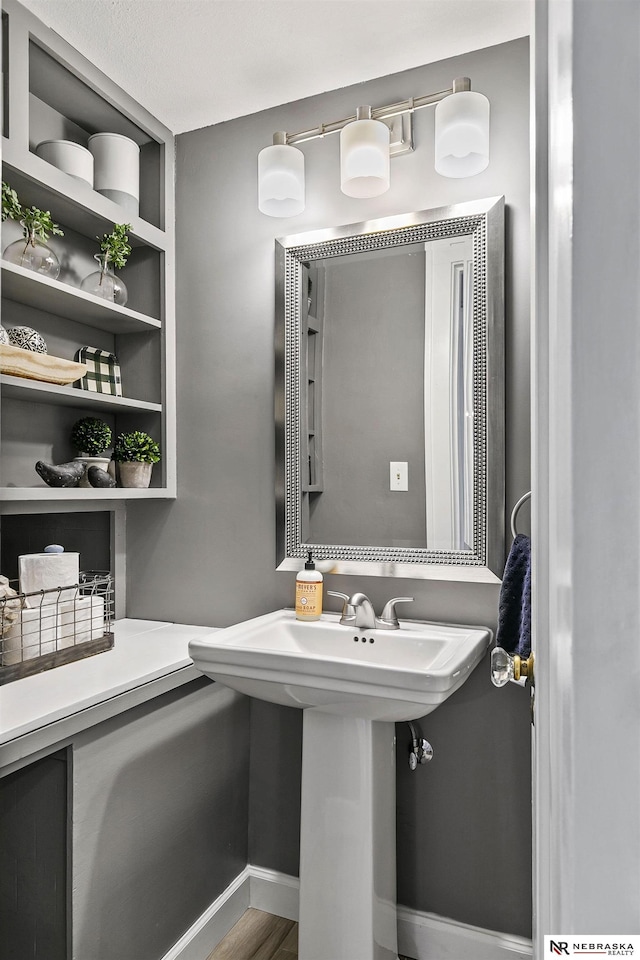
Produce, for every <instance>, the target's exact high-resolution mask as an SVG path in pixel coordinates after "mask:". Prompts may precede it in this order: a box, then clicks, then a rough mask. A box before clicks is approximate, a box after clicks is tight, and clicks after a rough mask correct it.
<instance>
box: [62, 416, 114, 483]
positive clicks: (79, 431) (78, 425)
mask: <svg viewBox="0 0 640 960" xmlns="http://www.w3.org/2000/svg"><path fill="white" fill-rule="evenodd" d="M71 443H72V444H73V446H74V447H75V448H76V450H77V451H78V456H77V457H75V460H76V461H83V462H85V463H86V465H87V469H86V470H85V472H84V476H83V477H82V478H81V480H80V484H79V485H80V486H81V487H90V486H91V484H90V483H89V478H88V471H89V467H99V468H100V469H101V470H105V471H107V470H108V469H109V463H110V462H111V457H105V456H103V454H104V452H105V451H106V450H107V448H108V447H109V446H110V445H111V427H110V426H109V424H108V423H105V421H104V420H99V419H98V418H97V417H83V418H82V419H81V420H76V422H75V423H74V425H73V427H72V428H71Z"/></svg>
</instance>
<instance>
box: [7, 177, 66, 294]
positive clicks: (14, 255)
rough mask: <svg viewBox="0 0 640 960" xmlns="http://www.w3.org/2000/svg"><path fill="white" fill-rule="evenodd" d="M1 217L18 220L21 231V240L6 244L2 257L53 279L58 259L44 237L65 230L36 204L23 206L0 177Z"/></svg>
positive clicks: (58, 263)
mask: <svg viewBox="0 0 640 960" xmlns="http://www.w3.org/2000/svg"><path fill="white" fill-rule="evenodd" d="M2 220H3V221H4V220H17V221H19V223H20V226H21V227H22V234H23V236H22V239H21V240H14V241H13V243H10V244H9V246H8V247H7V248H6V250H5V251H4V253H3V257H4V259H5V260H8V261H9V262H10V263H15V264H17V266H19V267H24V268H25V269H27V270H33V271H35V272H36V273H39V274H42V275H43V276H45V277H49V279H50V280H56V279H57V277H58V276H59V274H60V261H59V260H58V258H57V256H56V254H55V253H54V252H53V250H52V249H51V248H50V247H49V246H48V245H47V241H48V239H49V235H52V236H57V237H63V236H64V233H63V231H62V230H61V229H60V227H59V226H58V224H57V223H54V222H53V220H52V219H51V213H50V212H49V211H48V210H40V208H39V207H23V206H22V204H21V203H20V200H19V199H18V194H17V193H16V191H15V190H13V189H12V188H11V187H10V186H9V184H8V183H5V182H4V181H3V182H2Z"/></svg>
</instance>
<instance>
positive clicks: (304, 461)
mask: <svg viewBox="0 0 640 960" xmlns="http://www.w3.org/2000/svg"><path fill="white" fill-rule="evenodd" d="M469 208H474V210H473V211H472V210H470V209H469ZM489 218H490V220H491V223H489ZM398 221H401V222H400V223H398ZM385 224H386V221H380V222H377V223H376V224H374V225H371V224H369V225H367V224H363V225H355V226H352V227H351V228H348V227H346V228H340V229H339V231H329V232H324V233H319V234H313V235H303V236H302V237H290V238H285V239H284V240H283V241H281V242H279V246H280V255H279V269H280V271H281V272H280V278H279V279H280V282H279V286H278V289H279V291H280V294H279V304H278V308H279V309H278V326H279V331H280V336H281V342H282V344H283V345H284V347H283V349H284V357H283V360H284V363H283V366H282V367H280V376H281V379H282V381H283V384H282V386H283V389H284V394H285V407H286V410H285V411H283V413H284V421H283V422H284V423H286V427H287V429H286V430H284V437H283V438H282V445H281V449H282V451H283V454H284V455H283V457H281V459H283V460H284V462H283V463H282V465H281V466H282V468H283V473H284V488H285V496H284V511H281V512H280V516H279V524H283V525H284V530H283V531H281V533H282V536H281V542H282V544H283V545H284V549H283V551H282V552H283V554H284V555H283V557H282V559H283V560H286V559H287V558H297V557H302V556H304V555H305V553H306V551H307V550H308V549H313V552H314V555H315V556H316V557H318V558H323V557H325V558H329V559H335V560H336V561H337V562H338V565H337V566H336V571H337V572H349V569H348V565H349V562H350V561H351V562H353V561H364V562H378V563H380V562H383V563H385V566H386V567H387V568H388V567H389V563H390V564H391V566H392V567H393V571H392V572H394V573H395V572H396V568H397V564H401V565H402V564H404V563H411V564H420V565H432V564H449V565H450V564H465V565H468V566H470V567H474V566H475V567H482V568H489V569H491V564H492V562H493V561H492V558H491V557H489V550H490V547H491V544H492V543H494V542H495V541H496V540H497V539H498V538H499V537H500V534H501V523H500V519H499V512H500V511H499V506H497V503H498V500H499V498H500V495H501V490H502V481H501V477H500V473H501V472H502V456H503V454H502V447H501V444H502V433H501V429H500V426H499V421H500V420H501V417H502V411H501V410H500V409H499V408H500V406H501V396H502V394H501V383H502V379H501V377H498V376H497V375H496V371H498V369H499V367H500V365H501V360H502V345H501V342H500V337H499V335H498V334H499V331H501V328H502V316H501V304H502V294H501V285H502V245H501V244H502V239H501V238H502V202H501V201H479V202H476V203H475V204H466V205H463V206H462V207H456V208H448V209H447V210H446V211H443V210H439V211H437V210H435V211H427V212H426V213H423V214H414V215H411V218H410V222H406V221H404V222H402V219H401V218H394V220H393V225H391V228H390V229H387V230H385V229H384V226H385ZM372 227H373V229H372ZM376 228H382V229H376ZM489 239H491V244H490V245H489ZM489 246H491V254H492V255H491V257H489ZM489 371H490V373H491V380H490V381H488V379H487V376H488V373H489ZM498 381H499V382H498ZM489 485H491V487H490V486H489ZM283 513H284V515H282V514H283ZM490 515H491V518H492V522H495V523H496V525H497V526H498V527H500V530H499V531H497V532H496V531H494V535H493V536H492V535H491V534H490V531H489V530H488V527H487V522H488V520H489V519H490ZM354 572H355V571H354ZM371 572H373V571H371ZM378 572H388V570H387V571H381V570H380V571H378ZM494 572H497V571H494ZM397 575H411V576H428V575H429V574H428V573H424V572H421V573H418V572H417V569H416V567H415V566H413V567H412V568H411V573H410V574H406V573H402V572H401V571H398V572H397Z"/></svg>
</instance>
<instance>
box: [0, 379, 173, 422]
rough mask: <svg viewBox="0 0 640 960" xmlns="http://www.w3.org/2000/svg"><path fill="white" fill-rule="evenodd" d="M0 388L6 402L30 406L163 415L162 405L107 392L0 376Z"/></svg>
mask: <svg viewBox="0 0 640 960" xmlns="http://www.w3.org/2000/svg"><path fill="white" fill-rule="evenodd" d="M0 389H1V392H2V396H3V397H4V398H5V399H6V398H10V399H12V400H28V401H30V402H31V403H49V404H51V403H54V404H57V405H58V406H65V407H83V408H85V407H96V408H99V409H101V410H112V411H113V412H114V413H118V412H126V411H129V410H131V411H133V410H136V411H143V412H145V413H162V404H160V403H150V402H148V401H147V400H131V399H129V397H111V396H109V395H108V394H105V393H92V392H91V391H90V390H80V389H79V388H78V387H61V386H58V385H57V384H55V383H43V382H42V381H40V380H27V379H25V378H22V377H10V376H8V375H7V374H0Z"/></svg>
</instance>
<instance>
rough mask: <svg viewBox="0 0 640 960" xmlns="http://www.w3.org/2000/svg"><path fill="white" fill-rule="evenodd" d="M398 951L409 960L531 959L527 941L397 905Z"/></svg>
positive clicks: (529, 942)
mask: <svg viewBox="0 0 640 960" xmlns="http://www.w3.org/2000/svg"><path fill="white" fill-rule="evenodd" d="M398 950H399V952H400V953H401V954H403V955H404V956H406V957H412V958H413V960H525V958H526V960H531V957H532V956H533V953H532V947H531V940H527V939H526V938H525V937H516V936H515V935H513V934H510V933H495V932H494V931H493V930H483V929H482V927H472V926H470V925H469V924H468V923H459V922H458V921H457V920H448V919H447V918H446V917H439V916H437V915H436V914H435V913H422V912H421V911H419V910H409V908H408V907H402V906H398Z"/></svg>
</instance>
